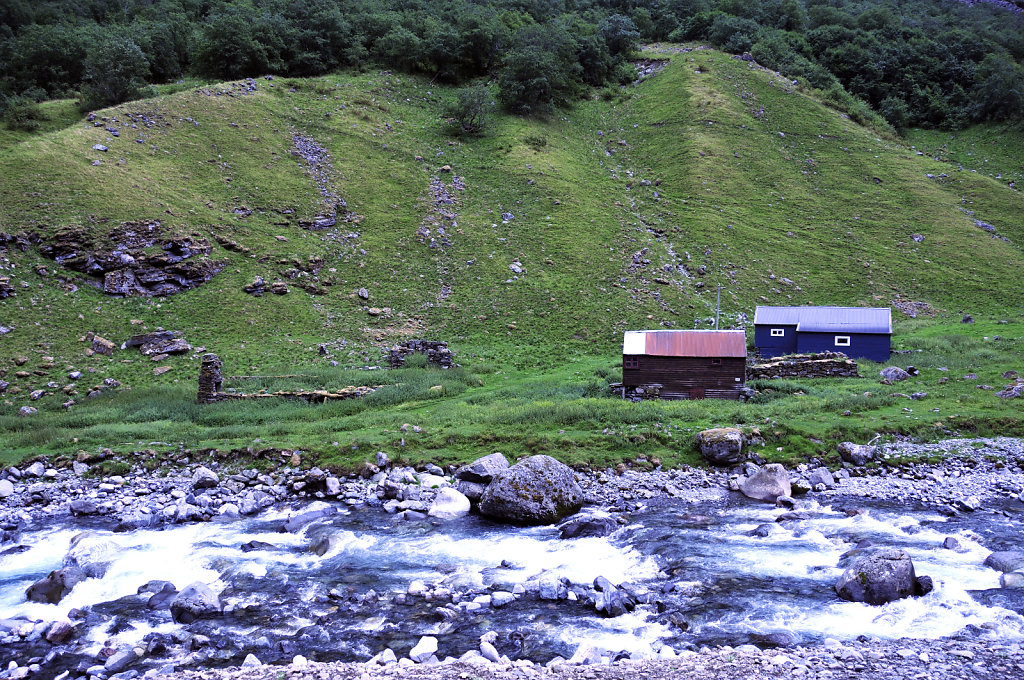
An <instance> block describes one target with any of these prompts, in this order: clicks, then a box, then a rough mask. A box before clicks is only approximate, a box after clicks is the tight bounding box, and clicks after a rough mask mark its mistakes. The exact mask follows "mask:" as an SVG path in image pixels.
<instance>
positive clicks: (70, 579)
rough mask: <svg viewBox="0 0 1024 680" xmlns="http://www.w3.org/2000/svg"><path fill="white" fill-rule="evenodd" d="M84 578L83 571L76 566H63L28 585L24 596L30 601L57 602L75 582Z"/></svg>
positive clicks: (79, 581) (68, 591)
mask: <svg viewBox="0 0 1024 680" xmlns="http://www.w3.org/2000/svg"><path fill="white" fill-rule="evenodd" d="M84 580H85V572H83V571H82V570H81V569H79V568H78V567H64V568H63V569H59V570H57V571H51V572H50V573H49V574H48V575H47V576H46V578H43V579H40V580H38V581H36V582H35V583H33V584H32V585H30V586H29V587H28V590H26V591H25V597H27V598H28V599H29V601H31V602H45V603H48V604H57V603H58V602H60V601H61V600H63V599H64V596H65V595H67V594H68V593H70V592H71V589H72V588H74V587H75V584H77V583H81V582H82V581H84Z"/></svg>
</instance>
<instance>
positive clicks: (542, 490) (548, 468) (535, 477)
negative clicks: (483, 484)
mask: <svg viewBox="0 0 1024 680" xmlns="http://www.w3.org/2000/svg"><path fill="white" fill-rule="evenodd" d="M582 505H583V490H582V489H581V488H580V486H579V484H577V483H576V479H575V475H574V474H573V471H572V470H571V469H569V468H568V467H567V466H566V465H564V464H562V463H560V462H558V461H557V460H555V459H554V458H552V457H550V456H530V457H529V458H526V459H524V460H522V461H520V462H519V463H516V464H515V465H513V466H512V467H510V468H508V469H507V470H503V471H502V472H500V473H499V474H498V476H496V477H495V478H494V480H493V481H492V482H491V483H490V484H489V485H488V487H487V490H486V491H484V495H483V497H482V498H481V499H480V512H482V513H483V514H485V515H487V516H489V517H495V518H498V519H504V520H508V521H511V522H516V523H519V524H552V523H554V522H557V521H558V520H560V519H562V518H564V517H567V516H569V515H571V514H573V513H575V512H576V511H578V510H579V509H580V507H581V506H582Z"/></svg>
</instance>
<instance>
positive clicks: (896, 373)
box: [878, 366, 910, 382]
mask: <svg viewBox="0 0 1024 680" xmlns="http://www.w3.org/2000/svg"><path fill="white" fill-rule="evenodd" d="M878 375H880V376H882V378H883V379H885V380H888V381H889V382H899V381H901V380H906V379H907V378H909V377H910V374H909V373H907V372H906V371H904V370H903V369H902V368H900V367H899V366H886V367H885V368H883V369H882V370H881V371H879V372H878Z"/></svg>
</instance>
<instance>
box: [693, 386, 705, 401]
mask: <svg viewBox="0 0 1024 680" xmlns="http://www.w3.org/2000/svg"><path fill="white" fill-rule="evenodd" d="M703 398H704V388H703V387H691V388H690V399H703Z"/></svg>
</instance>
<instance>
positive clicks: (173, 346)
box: [121, 331, 192, 357]
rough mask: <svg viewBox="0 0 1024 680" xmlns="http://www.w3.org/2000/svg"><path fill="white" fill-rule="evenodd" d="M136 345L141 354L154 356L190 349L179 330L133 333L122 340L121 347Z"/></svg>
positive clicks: (181, 352)
mask: <svg viewBox="0 0 1024 680" xmlns="http://www.w3.org/2000/svg"><path fill="white" fill-rule="evenodd" d="M129 347H138V348H139V351H140V352H141V353H142V355H143V356H147V357H148V356H154V355H157V354H185V353H186V352H190V351H191V350H192V345H190V344H188V342H186V341H185V339H184V338H183V337H181V332H180V331H157V332H155V333H143V334H142V335H133V336H132V337H130V338H128V339H127V340H125V341H124V343H122V345H121V349H127V348H129Z"/></svg>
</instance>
